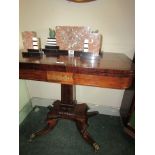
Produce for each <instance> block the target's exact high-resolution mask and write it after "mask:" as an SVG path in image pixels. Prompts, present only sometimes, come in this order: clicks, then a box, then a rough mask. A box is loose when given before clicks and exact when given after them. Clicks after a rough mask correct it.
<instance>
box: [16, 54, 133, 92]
mask: <svg viewBox="0 0 155 155" xmlns="http://www.w3.org/2000/svg"><path fill="white" fill-rule="evenodd" d="M58 62H63V63H58ZM19 68H20V70H19V72H20V74H19V78H20V79H29V80H39V81H48V82H56V83H61V84H71V85H90V86H97V87H103V88H116V89H125V88H128V87H129V86H130V85H131V83H132V77H133V75H134V66H133V63H132V61H131V60H130V59H129V58H128V57H127V56H126V55H124V54H118V53H106V52H105V53H104V54H103V57H101V58H100V60H99V61H97V62H94V63H91V62H90V61H87V60H81V59H80V57H73V58H72V57H68V56H59V57H46V56H43V57H40V58H38V57H35V58H34V57H29V58H24V57H22V55H20V63H19Z"/></svg>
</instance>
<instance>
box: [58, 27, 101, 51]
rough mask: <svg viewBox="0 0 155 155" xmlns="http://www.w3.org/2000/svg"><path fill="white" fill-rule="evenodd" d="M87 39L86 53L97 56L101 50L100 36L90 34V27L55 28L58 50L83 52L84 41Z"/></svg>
mask: <svg viewBox="0 0 155 155" xmlns="http://www.w3.org/2000/svg"><path fill="white" fill-rule="evenodd" d="M85 39H88V41H89V45H88V51H89V52H93V53H95V54H98V53H99V51H100V49H101V35H100V34H99V33H92V32H91V29H90V27H84V26H56V41H57V45H58V46H59V49H60V50H69V49H72V50H75V51H83V49H84V40H85Z"/></svg>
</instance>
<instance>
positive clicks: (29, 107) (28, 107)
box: [19, 102, 32, 124]
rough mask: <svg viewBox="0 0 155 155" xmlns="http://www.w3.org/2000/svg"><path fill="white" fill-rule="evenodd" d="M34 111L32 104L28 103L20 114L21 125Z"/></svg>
mask: <svg viewBox="0 0 155 155" xmlns="http://www.w3.org/2000/svg"><path fill="white" fill-rule="evenodd" d="M31 111H32V104H31V102H28V103H27V104H26V105H25V106H24V107H23V108H22V109H21V110H20V112H19V124H21V123H22V122H23V121H24V119H25V118H26V116H27V115H28V114H29V113H30V112H31Z"/></svg>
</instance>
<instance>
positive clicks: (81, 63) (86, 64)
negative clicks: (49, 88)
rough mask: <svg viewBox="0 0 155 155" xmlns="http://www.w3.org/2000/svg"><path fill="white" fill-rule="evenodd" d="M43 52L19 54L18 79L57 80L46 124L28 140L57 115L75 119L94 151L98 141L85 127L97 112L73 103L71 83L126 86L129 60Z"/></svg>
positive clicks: (51, 124)
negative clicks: (57, 94) (56, 97)
mask: <svg viewBox="0 0 155 155" xmlns="http://www.w3.org/2000/svg"><path fill="white" fill-rule="evenodd" d="M61 52H62V51H61ZM61 52H59V53H61ZM47 55H48V56H46V55H43V56H42V57H23V56H22V55H21V54H20V62H19V78H20V79H27V80H39V81H47V82H56V83H60V84H61V101H59V100H57V101H55V102H54V104H53V107H49V109H50V111H49V113H48V115H47V125H46V126H45V128H43V129H41V130H39V131H38V132H35V133H33V134H32V135H31V137H30V140H32V139H33V138H34V137H37V136H40V135H44V134H47V133H48V132H50V131H51V130H52V129H53V128H54V127H55V125H56V124H57V122H58V120H59V118H64V119H70V120H73V121H75V122H76V126H77V128H78V130H79V132H80V133H81V135H82V137H83V138H84V139H85V140H86V142H88V143H89V144H90V145H91V146H92V147H93V148H94V149H95V151H98V150H99V145H98V144H97V143H96V142H95V141H94V140H93V139H92V138H91V136H90V134H89V133H88V131H87V126H88V117H91V116H93V115H96V114H97V113H98V112H87V110H88V106H87V105H86V104H85V103H83V104H77V101H76V96H75V85H77V84H78V85H89V86H97V87H104V88H116V89H125V88H128V87H129V86H130V85H131V83H132V79H133V76H134V65H133V63H132V61H131V60H130V59H129V58H128V57H127V56H125V55H124V54H116V53H104V54H103V56H102V57H100V58H99V59H97V60H95V61H94V60H87V59H86V60H84V59H81V58H80V57H79V56H78V55H77V56H76V57H68V56H64V55H63V56H61V55H57V56H56V54H54V56H51V57H50V56H49V53H48V54H47Z"/></svg>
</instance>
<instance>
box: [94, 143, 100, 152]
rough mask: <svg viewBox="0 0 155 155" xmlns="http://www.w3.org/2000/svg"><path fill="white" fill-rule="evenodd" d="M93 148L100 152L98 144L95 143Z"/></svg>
mask: <svg viewBox="0 0 155 155" xmlns="http://www.w3.org/2000/svg"><path fill="white" fill-rule="evenodd" d="M93 147H94V149H95V152H98V151H99V149H100V146H99V145H98V144H97V143H93Z"/></svg>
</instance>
